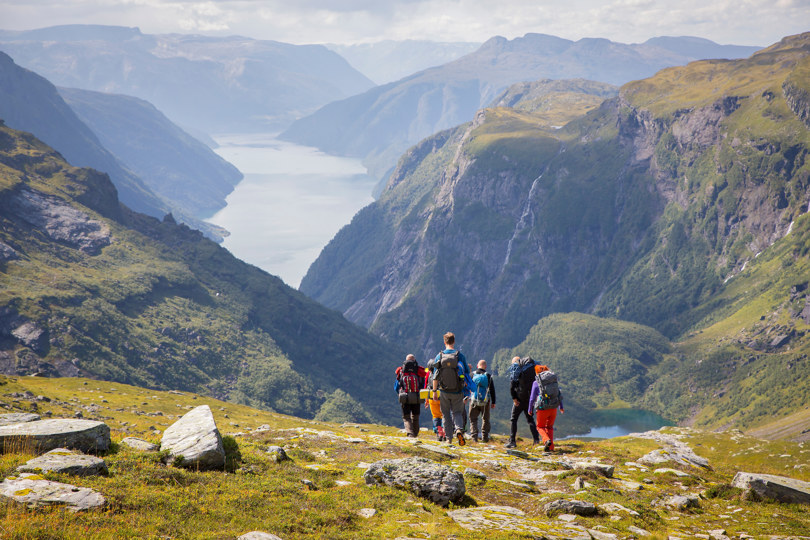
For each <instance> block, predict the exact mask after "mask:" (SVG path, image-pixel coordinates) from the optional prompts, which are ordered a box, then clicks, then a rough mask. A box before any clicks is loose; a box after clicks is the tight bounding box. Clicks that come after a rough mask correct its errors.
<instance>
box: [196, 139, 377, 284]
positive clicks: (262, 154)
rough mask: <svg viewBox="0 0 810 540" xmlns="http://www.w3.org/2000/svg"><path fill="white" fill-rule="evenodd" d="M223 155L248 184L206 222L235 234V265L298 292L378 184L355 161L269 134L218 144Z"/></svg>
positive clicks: (230, 244)
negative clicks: (263, 272)
mask: <svg viewBox="0 0 810 540" xmlns="http://www.w3.org/2000/svg"><path fill="white" fill-rule="evenodd" d="M215 140H216V141H217V144H219V145H220V146H219V148H217V149H216V152H217V154H219V155H220V156H222V157H223V158H224V159H226V160H228V161H230V162H231V163H232V164H234V165H235V166H236V167H237V168H238V169H239V170H240V171H241V172H242V174H244V176H245V177H244V179H243V180H242V181H241V182H240V183H239V184H238V185H237V186H236V188H235V189H234V191H233V192H232V193H231V194H230V195H228V197H227V198H226V199H225V202H226V203H227V206H225V208H223V209H222V210H220V211H219V212H217V213H216V214H215V215H214V216H213V217H212V218H210V219H209V220H208V221H210V222H211V223H214V224H216V225H219V226H221V227H225V228H226V229H227V230H228V231H229V232H230V233H231V234H230V236H228V237H227V238H225V241H224V242H223V246H224V247H225V248H227V249H228V250H229V251H230V252H231V253H233V254H234V255H235V256H236V257H238V258H240V259H242V260H243V261H245V262H248V263H250V264H253V265H255V266H258V267H259V268H261V269H263V270H266V271H267V272H269V273H271V274H274V275H277V276H279V277H280V278H281V279H283V280H284V282H285V283H287V284H288V285H290V286H291V287H298V285H299V283H300V282H301V279H302V278H303V277H304V274H306V271H307V269H308V268H309V266H310V264H312V262H313V261H314V260H315V259H316V258H317V257H318V255H319V254H320V252H321V249H323V247H324V246H325V245H326V244H327V243H328V242H329V240H331V239H332V237H333V236H334V235H335V233H337V232H338V230H340V228H341V227H342V226H344V225H346V224H348V223H349V222H350V221H351V219H352V217H353V216H354V214H356V213H357V211H358V210H360V209H361V208H362V207H364V206H366V205H367V204H369V203H370V202H372V200H373V199H372V197H371V192H372V189H373V188H374V185H375V183H376V181H375V180H374V179H373V178H372V177H370V176H368V174H366V169H365V167H363V166H362V165H361V164H360V161H359V160H357V159H350V158H342V157H336V156H330V155H327V154H324V153H322V152H320V151H318V150H317V149H315V148H311V147H307V146H299V145H296V144H292V143H288V142H283V141H279V140H277V139H276V138H274V136H273V135H269V134H240V135H226V136H219V137H215Z"/></svg>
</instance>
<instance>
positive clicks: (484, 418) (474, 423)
mask: <svg viewBox="0 0 810 540" xmlns="http://www.w3.org/2000/svg"><path fill="white" fill-rule="evenodd" d="M489 409H490V405H489V401H487V402H485V403H484V404H483V405H479V406H478V407H476V406H475V405H473V404H472V403H470V433H471V434H472V436H473V438H474V439H477V438H478V416H479V415H480V416H481V434H482V435H483V436H484V437H488V436H489V429H490V424H489Z"/></svg>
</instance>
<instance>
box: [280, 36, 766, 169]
mask: <svg viewBox="0 0 810 540" xmlns="http://www.w3.org/2000/svg"><path fill="white" fill-rule="evenodd" d="M756 50H757V47H742V46H733V45H718V44H716V43H714V42H712V41H709V40H705V39H700V38H693V37H662V38H655V39H651V40H649V41H647V42H645V43H641V44H624V43H616V42H612V41H609V40H606V39H592V38H586V39H580V40H578V41H570V40H567V39H562V38H558V37H554V36H549V35H544V34H527V35H525V36H524V37H522V38H517V39H514V40H507V39H505V38H502V37H495V38H492V39H490V40H489V41H487V42H486V43H484V44H483V45H482V46H481V47H480V48H479V49H478V50H476V51H475V52H472V53H470V54H468V55H466V56H463V57H461V58H459V59H457V60H454V61H452V62H448V63H446V64H444V65H442V66H439V67H434V68H430V69H426V70H424V71H421V72H419V73H415V74H413V75H410V76H408V77H405V78H403V79H401V80H399V81H397V82H393V83H390V84H386V85H383V86H379V87H376V88H372V89H370V90H368V91H366V92H364V93H362V94H359V95H356V96H352V97H349V98H346V99H344V100H341V101H337V102H334V103H330V104H328V105H326V106H324V107H322V108H321V109H320V110H318V111H317V112H315V113H313V114H312V115H310V116H307V117H305V118H302V119H300V120H297V121H296V122H295V123H294V124H292V125H291V126H290V128H289V129H287V130H286V131H285V132H284V133H283V134H282V138H285V139H287V140H289V141H293V142H297V143H301V144H306V145H310V146H316V147H318V148H320V149H321V150H324V151H326V152H329V153H333V154H338V155H344V156H352V157H359V158H362V159H364V162H365V164H366V165H367V166H368V168H369V170H370V172H371V174H372V175H374V176H376V177H377V178H381V179H382V178H384V177H385V176H386V175H387V174H388V173H389V172H390V170H391V169H392V168H393V167H394V165H395V164H396V162H397V159H398V158H399V156H400V155H401V154H402V153H403V152H404V151H405V150H407V149H408V148H409V147H410V146H412V145H414V144H416V143H417V142H419V141H420V140H421V139H423V138H424V137H427V136H429V135H431V134H433V133H436V132H438V131H441V130H443V129H447V128H450V127H453V126H455V125H458V124H460V123H462V122H467V121H469V120H471V119H472V118H473V116H474V115H475V112H476V111H477V110H478V109H480V108H481V107H484V106H486V105H487V104H488V103H489V102H490V101H491V100H492V99H494V98H495V97H496V96H497V95H498V94H499V93H500V92H502V91H503V90H504V89H505V88H506V87H508V86H509V85H511V84H513V83H517V82H526V81H534V80H538V79H574V78H582V79H590V80H594V81H600V82H605V83H610V84H615V85H619V84H624V83H626V82H628V81H631V80H635V79H641V78H644V77H649V76H651V75H653V74H654V73H655V72H656V71H658V70H660V69H662V68H665V67H668V66H677V65H683V64H686V63H688V62H691V61H694V60H700V59H705V58H741V57H747V56H750V55H751V54H752V53H754V52H755V51H756Z"/></svg>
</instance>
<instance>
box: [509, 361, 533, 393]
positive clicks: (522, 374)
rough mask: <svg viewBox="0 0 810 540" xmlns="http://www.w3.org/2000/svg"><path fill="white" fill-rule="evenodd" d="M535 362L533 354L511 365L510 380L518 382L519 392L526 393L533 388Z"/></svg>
mask: <svg viewBox="0 0 810 540" xmlns="http://www.w3.org/2000/svg"><path fill="white" fill-rule="evenodd" d="M534 366H535V362H534V360H533V359H532V357H531V356H527V357H526V358H521V359H520V361H519V362H518V363H517V364H511V365H510V366H509V380H510V382H512V383H517V384H518V393H519V394H526V393H528V392H529V391H530V390H531V387H532V382H534Z"/></svg>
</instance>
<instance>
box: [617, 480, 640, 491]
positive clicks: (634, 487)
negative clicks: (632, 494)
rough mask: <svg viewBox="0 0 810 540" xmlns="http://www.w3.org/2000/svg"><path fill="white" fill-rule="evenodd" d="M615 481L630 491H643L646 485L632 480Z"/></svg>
mask: <svg viewBox="0 0 810 540" xmlns="http://www.w3.org/2000/svg"><path fill="white" fill-rule="evenodd" d="M615 482H616V483H617V484H618V485H619V486H620V487H622V488H624V489H626V490H628V491H641V490H642V489H644V485H643V484H640V483H639V482H633V481H631V480H615Z"/></svg>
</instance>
